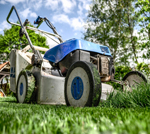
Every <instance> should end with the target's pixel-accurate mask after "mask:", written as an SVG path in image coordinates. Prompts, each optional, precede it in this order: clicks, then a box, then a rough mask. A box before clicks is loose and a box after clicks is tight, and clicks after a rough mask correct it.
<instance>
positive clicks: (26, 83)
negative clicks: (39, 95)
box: [16, 70, 36, 103]
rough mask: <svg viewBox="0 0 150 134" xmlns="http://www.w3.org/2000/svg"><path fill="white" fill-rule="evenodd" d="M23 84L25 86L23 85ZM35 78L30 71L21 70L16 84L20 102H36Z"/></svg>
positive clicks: (17, 96)
mask: <svg viewBox="0 0 150 134" xmlns="http://www.w3.org/2000/svg"><path fill="white" fill-rule="evenodd" d="M21 85H23V86H21ZM34 89H35V78H34V76H33V75H32V74H31V73H30V72H29V71H25V70H23V71H21V72H20V74H19V76H18V80H17V86H16V91H17V92H16V98H17V102H18V103H25V102H31V101H32V102H33V101H34V102H35V101H36V100H35V95H34V92H35V90H34Z"/></svg>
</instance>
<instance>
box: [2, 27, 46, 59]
mask: <svg viewBox="0 0 150 134" xmlns="http://www.w3.org/2000/svg"><path fill="white" fill-rule="evenodd" d="M19 30H20V27H19V26H14V25H12V27H11V28H10V29H5V30H4V35H0V48H1V49H0V55H1V58H0V60H1V61H5V60H7V59H8V55H9V53H10V51H11V50H12V49H23V48H24V47H26V45H29V43H28V41H27V39H26V37H25V36H23V37H22V38H21V37H20V36H19ZM27 32H28V34H29V37H30V39H31V41H32V44H33V45H35V46H41V47H46V48H48V46H46V38H45V37H43V36H41V35H40V34H36V33H35V32H34V31H32V30H27Z"/></svg>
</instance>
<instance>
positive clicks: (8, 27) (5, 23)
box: [0, 20, 11, 32]
mask: <svg viewBox="0 0 150 134" xmlns="http://www.w3.org/2000/svg"><path fill="white" fill-rule="evenodd" d="M5 28H6V29H10V28H11V25H9V24H8V22H7V21H6V20H4V21H3V22H2V23H1V24H0V32H2V31H3V30H4V29H5Z"/></svg>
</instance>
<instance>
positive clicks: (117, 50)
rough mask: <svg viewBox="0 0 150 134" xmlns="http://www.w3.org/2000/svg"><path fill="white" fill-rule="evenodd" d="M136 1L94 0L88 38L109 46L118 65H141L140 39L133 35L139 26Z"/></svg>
mask: <svg viewBox="0 0 150 134" xmlns="http://www.w3.org/2000/svg"><path fill="white" fill-rule="evenodd" d="M134 2H135V1H134V0H128V1H126V0H109V1H105V0H93V2H92V6H91V9H90V11H89V14H88V18H87V24H88V26H87V27H86V32H85V33H84V39H86V40H89V41H92V42H96V43H99V44H101V45H105V46H108V47H109V48H110V50H111V53H112V55H113V59H114V61H115V63H119V64H122V65H129V59H134V61H135V62H137V58H138V55H137V50H138V47H137V46H138V45H137V44H138V38H137V36H135V35H134V34H133V32H134V27H135V26H136V25H137V23H138V18H139V16H138V15H136V11H135V7H134V6H135V4H133V3H134Z"/></svg>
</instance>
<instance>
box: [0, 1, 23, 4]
mask: <svg viewBox="0 0 150 134" xmlns="http://www.w3.org/2000/svg"><path fill="white" fill-rule="evenodd" d="M25 1H26V0H1V1H0V3H1V4H6V3H7V2H9V3H11V4H18V3H20V2H25Z"/></svg>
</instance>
